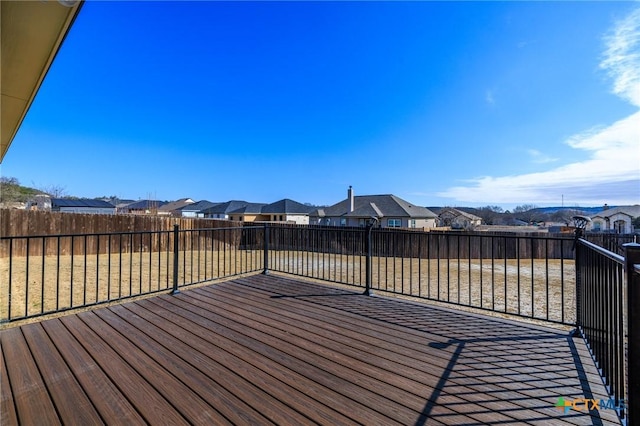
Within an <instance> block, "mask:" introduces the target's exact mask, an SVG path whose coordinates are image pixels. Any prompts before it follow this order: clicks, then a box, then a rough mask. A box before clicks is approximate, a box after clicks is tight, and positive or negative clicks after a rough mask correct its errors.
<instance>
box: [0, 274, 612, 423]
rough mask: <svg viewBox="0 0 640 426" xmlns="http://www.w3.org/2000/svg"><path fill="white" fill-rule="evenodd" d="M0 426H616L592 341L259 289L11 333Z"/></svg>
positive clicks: (204, 294)
mask: <svg viewBox="0 0 640 426" xmlns="http://www.w3.org/2000/svg"><path fill="white" fill-rule="evenodd" d="M0 338H1V339H0V341H1V345H2V346H1V349H2V352H1V354H2V356H1V359H2V365H1V371H0V375H1V379H2V382H1V384H0V387H1V406H0V411H1V418H0V424H2V425H13V424H25V425H32V424H38V425H45V424H61V423H62V424H70V425H71V424H74V425H76V424H78V425H79V424H82V425H89V424H102V423H107V424H143V423H150V424H162V425H164V424H189V423H190V424H207V425H210V424H246V425H248V424H251V425H258V424H260V425H261V424H292V425H303V424H313V423H319V424H327V425H339V424H365V425H392V424H404V425H422V424H467V425H473V424H478V425H479V424H540V425H555V424H557V425H572V424H619V422H618V420H617V417H616V416H615V413H614V412H613V411H611V410H604V409H603V410H600V411H597V410H593V411H591V412H590V413H589V412H586V411H576V410H569V411H568V412H567V413H565V412H564V411H563V410H561V409H559V408H556V407H555V404H556V403H557V402H558V398H559V397H564V398H565V400H574V399H576V398H593V399H601V398H603V399H607V398H606V396H605V394H604V391H603V388H602V385H601V384H600V383H601V382H600V378H599V377H598V376H597V373H596V370H595V367H594V366H593V363H592V361H591V359H590V357H589V356H588V354H587V351H586V348H585V347H584V344H583V343H582V341H581V340H580V339H574V338H571V337H570V336H569V335H568V334H567V333H566V332H564V331H558V330H554V329H551V328H543V327H537V326H530V325H527V324H524V323H520V322H514V321H507V320H499V319H494V318H489V317H485V316H480V315H473V314H467V313H464V312H460V311H455V310H450V309H442V308H438V307H432V306H429V305H425V304H416V303H412V302H408V301H404V300H400V299H393V298H385V297H367V296H362V295H359V294H355V293H352V292H349V291H346V290H341V289H336V288H333V287H330V286H325V285H319V284H315V283H311V282H306V281H302V280H299V279H289V278H283V277H280V276H272V275H271V276H264V275H254V276H250V277H246V278H241V279H237V280H234V281H228V282H225V283H220V284H216V285H211V286H208V287H201V288H198V289H193V290H189V291H183V292H182V293H180V294H178V295H175V296H171V295H162V296H157V297H152V298H149V299H145V300H141V301H136V302H130V303H126V304H122V305H117V306H112V307H105V308H100V309H96V310H93V311H89V312H83V313H80V314H76V315H69V316H64V317H60V318H56V319H51V320H46V321H42V322H39V323H33V324H28V325H23V326H20V327H14V328H9V329H6V330H3V331H1V332H0Z"/></svg>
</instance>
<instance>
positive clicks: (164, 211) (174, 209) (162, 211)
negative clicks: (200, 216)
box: [158, 198, 195, 216]
mask: <svg viewBox="0 0 640 426" xmlns="http://www.w3.org/2000/svg"><path fill="white" fill-rule="evenodd" d="M194 203H195V201H193V200H192V199H191V198H181V199H179V200H176V201H171V202H169V203H166V204H163V205H162V206H160V207H158V216H181V215H182V214H181V211H180V209H181V208H183V207H185V206H188V205H190V204H194Z"/></svg>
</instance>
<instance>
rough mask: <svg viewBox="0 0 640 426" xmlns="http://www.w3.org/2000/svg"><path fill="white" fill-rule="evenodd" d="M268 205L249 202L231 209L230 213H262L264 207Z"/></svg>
mask: <svg viewBox="0 0 640 426" xmlns="http://www.w3.org/2000/svg"><path fill="white" fill-rule="evenodd" d="M264 206H266V204H264V203H247V204H246V205H244V206H242V207H240V208H239V209H236V210H231V211H229V212H228V213H229V214H261V213H262V208H263V207H264Z"/></svg>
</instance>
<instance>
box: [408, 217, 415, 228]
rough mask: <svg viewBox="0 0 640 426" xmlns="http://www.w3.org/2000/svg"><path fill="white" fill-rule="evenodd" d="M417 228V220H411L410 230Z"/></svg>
mask: <svg viewBox="0 0 640 426" xmlns="http://www.w3.org/2000/svg"><path fill="white" fill-rule="evenodd" d="M415 227H416V220H415V219H411V220H409V228H415Z"/></svg>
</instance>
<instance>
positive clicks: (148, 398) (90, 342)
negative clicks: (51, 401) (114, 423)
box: [60, 316, 188, 425]
mask: <svg viewBox="0 0 640 426" xmlns="http://www.w3.org/2000/svg"><path fill="white" fill-rule="evenodd" d="M60 321H61V322H62V323H63V324H64V325H65V327H67V329H68V330H69V331H70V332H71V334H72V335H73V336H74V337H75V338H76V339H77V340H78V342H79V343H80V344H81V345H82V347H83V348H84V349H85V350H86V351H87V352H88V353H89V354H90V355H91V357H92V358H93V359H94V360H95V362H96V363H97V364H98V365H99V366H100V367H101V368H102V370H103V371H105V372H106V373H107V375H108V376H109V377H110V378H111V380H112V381H114V382H115V383H117V384H118V388H119V389H120V390H121V392H122V393H123V394H124V395H125V396H126V398H127V399H128V400H129V401H130V402H131V404H132V405H133V406H134V407H135V408H136V411H138V412H139V413H140V414H141V415H142V417H143V418H144V419H145V421H147V422H149V423H152V424H165V423H173V424H176V425H179V424H185V425H186V424H188V423H187V421H186V420H185V419H184V417H182V415H180V414H179V413H178V412H177V411H176V409H175V408H174V407H172V406H170V405H168V404H167V403H166V400H165V399H164V398H163V397H162V396H161V395H160V394H159V393H158V392H157V391H156V390H155V389H154V388H153V387H152V386H151V385H150V384H149V383H148V382H147V381H146V380H144V379H143V378H142V377H140V376H139V375H138V373H137V372H136V371H135V370H134V369H133V368H131V367H130V366H129V365H128V364H127V363H126V362H124V361H123V360H122V358H120V357H119V356H118V354H117V353H116V352H115V351H114V350H113V349H111V347H110V346H109V344H107V343H106V342H105V341H103V340H102V339H101V338H100V337H99V336H97V335H96V334H95V333H94V332H93V331H92V330H91V329H90V328H89V327H87V326H86V325H85V324H84V323H83V322H82V321H81V320H80V319H79V318H78V316H68V317H62V318H61V319H60Z"/></svg>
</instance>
